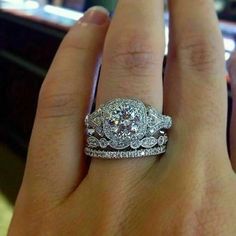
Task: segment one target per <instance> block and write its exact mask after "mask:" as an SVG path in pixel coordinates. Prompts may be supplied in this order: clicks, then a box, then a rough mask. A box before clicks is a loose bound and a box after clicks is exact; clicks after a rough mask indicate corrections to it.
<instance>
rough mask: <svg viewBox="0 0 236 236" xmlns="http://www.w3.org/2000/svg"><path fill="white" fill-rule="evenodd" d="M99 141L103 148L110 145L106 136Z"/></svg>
mask: <svg viewBox="0 0 236 236" xmlns="http://www.w3.org/2000/svg"><path fill="white" fill-rule="evenodd" d="M99 143H100V147H101V148H106V147H107V146H108V141H107V140H106V139H105V138H102V139H100V140H99Z"/></svg>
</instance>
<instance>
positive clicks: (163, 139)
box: [157, 136, 165, 146]
mask: <svg viewBox="0 0 236 236" xmlns="http://www.w3.org/2000/svg"><path fill="white" fill-rule="evenodd" d="M157 142H158V145H160V146H162V145H163V144H165V137H164V136H160V137H159V138H158V140H157Z"/></svg>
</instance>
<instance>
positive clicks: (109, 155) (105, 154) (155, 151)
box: [85, 146, 166, 159]
mask: <svg viewBox="0 0 236 236" xmlns="http://www.w3.org/2000/svg"><path fill="white" fill-rule="evenodd" d="M165 151H166V146H161V147H157V148H150V149H141V150H134V151H116V152H115V151H99V150H94V149H92V148H88V147H86V148H85V154H86V155H87V156H91V157H99V158H103V159H127V158H142V157H148V156H157V155H160V154H163V153H165Z"/></svg>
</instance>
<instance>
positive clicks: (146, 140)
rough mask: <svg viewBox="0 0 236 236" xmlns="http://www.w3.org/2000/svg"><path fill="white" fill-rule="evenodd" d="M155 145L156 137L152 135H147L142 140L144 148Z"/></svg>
mask: <svg viewBox="0 0 236 236" xmlns="http://www.w3.org/2000/svg"><path fill="white" fill-rule="evenodd" d="M156 145H157V139H156V138H154V137H148V138H144V139H143V140H142V147H144V148H152V147H154V146H156Z"/></svg>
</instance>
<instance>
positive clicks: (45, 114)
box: [37, 91, 78, 119]
mask: <svg viewBox="0 0 236 236" xmlns="http://www.w3.org/2000/svg"><path fill="white" fill-rule="evenodd" d="M77 105H78V104H77V100H76V99H75V96H74V94H73V93H71V94H70V93H48V92H45V91H41V92H40V96H39V103H38V112H37V116H38V118H41V119H50V118H67V117H68V118H69V117H70V118H73V117H75V115H76V114H77V110H78V106H77Z"/></svg>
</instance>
